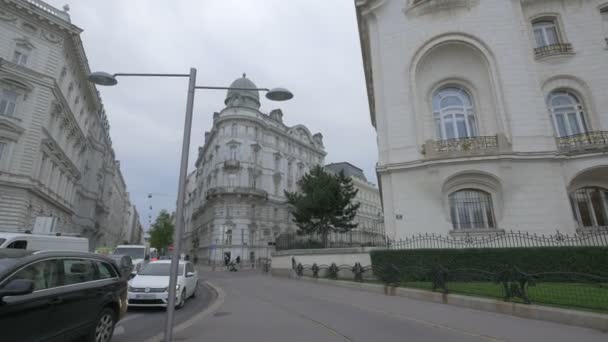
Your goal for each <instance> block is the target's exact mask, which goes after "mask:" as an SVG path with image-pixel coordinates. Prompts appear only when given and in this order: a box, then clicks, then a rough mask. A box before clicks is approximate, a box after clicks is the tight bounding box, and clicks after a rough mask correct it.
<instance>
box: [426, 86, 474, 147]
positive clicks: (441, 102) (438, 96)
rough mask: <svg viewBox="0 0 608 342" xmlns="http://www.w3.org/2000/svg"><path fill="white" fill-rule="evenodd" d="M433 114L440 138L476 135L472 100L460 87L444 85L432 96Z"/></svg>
mask: <svg viewBox="0 0 608 342" xmlns="http://www.w3.org/2000/svg"><path fill="white" fill-rule="evenodd" d="M433 116H434V118H435V127H436V130H437V136H438V137H440V138H441V140H447V139H460V138H469V137H475V136H477V124H476V123H475V112H474V108H473V101H472V100H471V96H470V95H469V94H468V93H467V91H466V90H464V89H463V88H460V87H454V86H450V87H445V88H442V89H440V90H438V91H437V92H436V93H435V95H434V96H433Z"/></svg>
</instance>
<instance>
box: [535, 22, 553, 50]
mask: <svg viewBox="0 0 608 342" xmlns="http://www.w3.org/2000/svg"><path fill="white" fill-rule="evenodd" d="M532 28H533V29H534V40H536V47H537V48H539V47H543V46H547V45H554V44H559V35H558V33H557V23H556V21H555V20H549V19H545V20H539V21H536V22H534V23H532Z"/></svg>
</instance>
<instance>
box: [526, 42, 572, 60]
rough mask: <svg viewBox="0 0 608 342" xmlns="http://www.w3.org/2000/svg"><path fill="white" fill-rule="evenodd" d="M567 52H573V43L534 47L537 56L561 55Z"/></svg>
mask: <svg viewBox="0 0 608 342" xmlns="http://www.w3.org/2000/svg"><path fill="white" fill-rule="evenodd" d="M565 53H572V44H570V43H558V44H551V45H545V46H541V47H537V48H534V56H535V57H536V58H542V57H547V56H553V55H561V54H565Z"/></svg>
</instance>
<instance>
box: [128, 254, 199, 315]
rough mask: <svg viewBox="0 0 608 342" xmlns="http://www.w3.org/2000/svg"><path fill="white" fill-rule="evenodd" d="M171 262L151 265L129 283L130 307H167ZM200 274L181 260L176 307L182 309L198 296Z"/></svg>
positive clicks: (188, 263)
mask: <svg viewBox="0 0 608 342" xmlns="http://www.w3.org/2000/svg"><path fill="white" fill-rule="evenodd" d="M170 267H171V261H170V260H159V261H154V262H151V263H149V264H148V265H147V266H146V267H144V269H142V270H141V271H140V272H139V273H138V274H137V275H136V276H135V278H133V279H131V281H129V295H128V297H129V306H161V307H167V302H168V298H169V291H168V290H169V269H170ZM197 287H198V273H197V272H196V270H195V269H194V266H193V265H192V263H191V262H189V261H183V260H180V262H179V268H178V271H177V286H176V298H175V303H176V305H175V307H176V308H178V309H181V308H182V307H183V306H184V304H185V303H186V300H187V299H188V298H190V297H195V296H196V289H197Z"/></svg>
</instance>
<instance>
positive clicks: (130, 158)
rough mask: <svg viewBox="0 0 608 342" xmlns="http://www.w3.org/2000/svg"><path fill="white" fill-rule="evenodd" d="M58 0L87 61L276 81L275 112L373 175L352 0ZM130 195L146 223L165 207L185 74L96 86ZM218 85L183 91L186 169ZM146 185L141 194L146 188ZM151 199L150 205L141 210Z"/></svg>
mask: <svg viewBox="0 0 608 342" xmlns="http://www.w3.org/2000/svg"><path fill="white" fill-rule="evenodd" d="M46 2H48V3H49V4H51V5H53V6H55V7H57V8H62V7H63V5H65V4H68V5H69V6H70V10H69V14H70V16H71V20H72V23H73V24H75V25H76V26H78V27H80V28H81V29H83V30H84V32H83V33H82V35H81V39H82V41H83V44H84V48H85V51H86V54H87V57H88V60H89V65H90V68H91V70H92V71H107V72H110V73H117V72H132V73H138V72H141V73H146V72H148V73H150V72H151V73H188V72H189V70H190V68H191V67H194V68H196V69H197V85H211V86H228V85H230V83H231V82H232V81H233V80H235V79H236V78H238V77H240V76H241V75H242V74H243V73H247V77H248V78H250V79H251V80H252V81H253V82H254V83H255V84H256V85H257V86H258V87H261V88H273V87H277V86H280V87H285V88H288V89H289V90H291V91H292V92H293V93H294V99H292V100H290V101H287V102H272V101H268V100H266V99H265V98H263V97H261V98H263V100H262V108H261V110H262V111H263V112H265V113H269V112H270V110H272V109H275V108H281V109H282V111H283V114H284V117H283V119H284V122H285V123H286V124H287V125H289V126H293V125H296V124H303V125H305V126H307V127H308V128H309V129H310V131H311V132H312V133H313V134H314V133H317V132H321V133H322V134H323V137H324V144H325V148H326V152H327V157H326V158H325V163H331V162H339V161H348V162H350V163H352V164H354V165H356V166H358V167H360V168H362V169H363V170H364V172H365V174H366V176H367V178H368V180H370V181H371V182H374V183H376V175H375V171H374V166H375V164H376V161H377V146H376V133H375V130H374V129H373V127H372V125H371V122H370V116H369V108H368V104H367V94H366V91H365V81H364V75H363V64H362V60H361V51H360V46H359V38H358V31H357V23H356V16H355V9H354V1H353V0H331V1H330V0H289V1H286V0H173V1H167V0H129V1H124V0H87V1H83V0H78V1H76V0H46ZM98 89H99V91H100V93H101V97H102V101H103V103H104V106H105V110H106V114H107V116H108V120H109V122H110V127H111V128H110V135H111V137H112V141H113V147H114V151H115V153H116V158H117V159H118V160H120V162H121V170H122V174H123V177H124V178H125V181H126V184H127V191H129V193H130V197H131V202H132V203H133V204H135V205H136V206H137V208H138V211H139V213H140V217H141V222H142V224H143V225H144V227H145V228H146V229H147V227H148V224H149V216H151V217H152V220H154V218H155V217H156V215H157V213H158V211H159V210H160V209H167V210H169V211H172V210H174V208H175V201H176V197H177V196H176V193H177V179H178V175H179V160H180V155H181V145H182V136H183V125H184V113H185V107H186V91H187V79H179V78H178V79H170V78H121V79H119V83H118V85H117V86H115V87H102V86H98ZM225 95H226V93H225V91H217V90H215V91H209V90H199V91H197V93H196V96H195V100H194V119H193V127H192V139H191V142H190V160H189V163H188V164H189V171H192V170H193V169H194V162H195V161H196V155H197V153H198V147H199V146H202V144H203V139H204V132H205V131H208V130H209V129H210V128H211V124H212V115H213V112H218V111H220V110H221V109H222V108H223V107H224V98H225ZM150 193H151V194H153V195H152V198H149V196H148V194H150ZM150 207H152V209H150Z"/></svg>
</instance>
